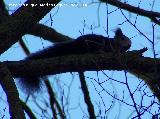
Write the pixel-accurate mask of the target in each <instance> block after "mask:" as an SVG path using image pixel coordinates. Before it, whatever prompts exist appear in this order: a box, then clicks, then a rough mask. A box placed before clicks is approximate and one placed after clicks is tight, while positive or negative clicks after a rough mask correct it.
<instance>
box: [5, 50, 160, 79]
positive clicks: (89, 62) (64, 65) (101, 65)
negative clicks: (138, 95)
mask: <svg viewBox="0 0 160 119" xmlns="http://www.w3.org/2000/svg"><path fill="white" fill-rule="evenodd" d="M4 63H5V64H6V65H7V66H8V68H9V70H10V71H11V73H12V76H13V77H26V76H31V75H33V74H34V75H37V76H40V75H41V76H44V75H51V74H52V75H54V74H58V73H65V72H79V71H97V70H119V71H120V70H131V71H132V70H136V71H140V72H141V71H143V72H155V69H156V71H158V72H160V60H159V59H153V58H148V57H142V56H137V55H135V53H134V52H128V53H125V54H122V55H119V56H115V55H114V54H112V53H102V54H85V55H71V56H63V57H57V58H50V59H43V60H42V59H41V60H36V61H34V60H33V61H32V60H31V61H9V62H4ZM148 67H150V68H148Z"/></svg>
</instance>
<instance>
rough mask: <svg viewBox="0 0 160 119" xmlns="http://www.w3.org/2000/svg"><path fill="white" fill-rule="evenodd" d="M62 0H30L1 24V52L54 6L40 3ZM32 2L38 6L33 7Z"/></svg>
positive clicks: (52, 2) (55, 2)
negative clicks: (41, 5)
mask: <svg viewBox="0 0 160 119" xmlns="http://www.w3.org/2000/svg"><path fill="white" fill-rule="evenodd" d="M59 1H60V0H54V1H51V0H45V1H44V0H39V1H37V0H28V1H26V2H25V3H24V4H28V6H21V7H20V8H19V9H18V10H17V11H16V12H14V13H13V14H12V15H11V17H9V18H8V20H6V22H3V23H2V24H1V25H0V54H2V53H3V52H5V51H6V50H7V49H9V48H10V47H11V46H12V45H13V44H14V43H16V42H17V40H18V39H19V38H21V37H22V36H23V35H24V34H25V33H26V32H27V31H28V29H30V28H31V27H32V26H33V25H35V24H36V23H37V22H38V21H39V20H41V19H42V18H43V17H44V16H45V15H46V14H47V13H48V12H49V11H50V10H51V9H52V8H53V7H54V6H51V5H50V6H46V5H45V6H43V7H40V4H47V3H48V4H57V3H58V2H59ZM31 3H32V4H37V6H34V7H32V6H31Z"/></svg>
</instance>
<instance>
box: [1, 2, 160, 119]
mask: <svg viewBox="0 0 160 119" xmlns="http://www.w3.org/2000/svg"><path fill="white" fill-rule="evenodd" d="M77 1H78V0H74V1H72V2H73V3H74V2H77ZM81 2H82V3H84V4H87V6H85V7H73V6H71V4H70V0H65V1H62V2H61V4H64V3H65V4H68V5H67V6H61V7H60V6H56V7H55V8H54V9H52V11H51V12H50V13H48V14H47V15H46V16H45V17H44V18H43V19H42V20H41V21H40V23H43V24H45V25H48V26H50V27H52V28H54V29H56V30H57V31H58V32H60V33H62V34H65V35H67V36H69V37H72V38H77V37H78V36H81V33H84V34H90V33H95V34H101V35H104V36H109V37H113V36H114V31H115V29H116V28H118V27H120V28H121V29H122V31H123V32H124V34H125V35H126V36H128V37H129V38H131V40H132V46H131V48H130V50H138V49H141V48H144V47H148V48H151V45H150V43H149V42H148V41H147V40H146V38H145V37H144V36H142V35H140V33H139V32H138V31H137V30H136V29H135V28H134V27H133V26H132V25H131V24H130V23H128V22H125V21H126V19H125V18H124V16H123V15H122V13H121V12H120V10H117V8H116V7H113V6H111V5H109V6H108V9H109V12H112V11H113V12H112V13H110V14H109V15H108V18H109V21H108V24H107V20H106V18H107V6H106V4H99V3H92V4H90V2H91V0H84V1H81ZM128 2H129V3H130V4H132V5H134V6H138V3H139V1H138V0H136V1H134V2H133V1H131V0H128ZM14 3H24V1H23V0H12V1H10V0H6V4H7V5H8V8H9V10H10V14H11V13H12V12H14V10H16V9H17V8H18V7H15V6H9V4H14ZM78 3H79V4H80V2H78ZM142 3H143V4H142ZM142 3H141V4H140V7H141V8H144V9H147V10H152V6H151V3H152V1H149V2H144V1H142ZM158 5H160V2H157V1H156V3H155V6H154V7H153V8H154V9H153V10H155V11H159V7H158ZM123 13H124V14H125V15H126V17H127V18H128V19H129V20H130V21H131V22H134V21H135V19H136V17H137V16H136V15H135V14H130V13H129V12H127V11H124V10H123ZM49 14H51V15H52V16H53V17H52V19H53V24H52V26H51V21H50V18H49ZM120 24H121V25H120ZM91 26H92V27H93V29H91ZM107 26H108V29H109V32H108V34H107V32H106V29H107ZM136 26H137V28H138V29H139V30H140V31H142V32H143V33H144V34H146V36H147V37H148V38H149V39H151V40H152V29H151V27H152V24H151V21H150V20H149V19H148V18H144V17H141V16H138V17H137V23H136ZM155 29H156V31H159V27H158V26H156V27H155ZM156 33H157V34H155V38H158V37H159V34H158V32H156ZM23 39H24V41H25V43H26V44H27V46H28V47H29V49H30V50H31V52H36V51H38V50H40V49H43V48H44V47H48V46H50V45H52V44H51V43H49V42H46V41H44V40H43V39H40V38H38V37H35V36H31V35H25V36H23ZM157 44H158V43H157ZM156 47H158V45H156ZM156 52H157V53H158V52H159V51H158V50H157V51H156ZM144 56H149V57H153V52H152V50H151V49H150V50H149V51H147V52H145V53H144ZM24 58H25V55H24V53H23V51H22V50H21V48H20V46H19V45H18V44H17V43H16V44H15V45H13V46H12V47H11V48H10V49H9V50H8V51H6V52H5V53H4V54H2V55H1V57H0V60H1V61H6V60H9V61H18V60H22V59H24ZM104 74H105V75H104ZM106 75H107V76H109V77H112V78H114V79H117V80H119V81H124V80H125V74H124V72H123V71H122V72H117V71H104V72H102V71H101V72H98V76H97V72H85V76H86V80H87V84H88V87H89V91H90V95H91V97H92V102H93V103H94V105H95V110H96V112H98V109H99V108H101V109H104V110H105V109H106V110H107V109H108V108H109V107H110V106H111V110H110V111H108V112H107V113H105V112H104V110H103V111H102V114H103V115H105V116H106V115H107V117H108V119H110V118H115V119H125V118H126V119H127V118H128V117H129V116H130V114H132V113H133V114H135V111H134V110H133V108H131V107H130V106H127V105H125V104H123V103H121V102H118V101H116V100H113V98H112V97H111V96H109V95H108V94H107V92H109V93H111V94H114V93H116V94H117V97H119V98H123V95H124V96H125V101H127V102H128V103H132V101H131V99H130V98H129V93H128V92H127V91H126V87H125V86H124V85H122V84H119V83H116V82H114V81H110V80H108V78H107V77H106ZM127 78H128V79H127V80H128V83H129V84H130V88H131V91H134V90H135V89H136V87H137V85H138V84H139V83H140V81H141V80H139V79H138V78H135V77H134V76H133V75H131V74H129V73H127ZM49 79H50V81H51V84H52V85H53V89H54V90H55V91H56V92H57V97H58V98H59V99H61V98H60V96H61V94H62V93H64V94H65V95H66V96H67V94H68V93H69V91H70V95H69V102H68V103H69V104H70V106H69V109H70V111H69V113H70V117H69V118H73V119H74V118H75V117H76V118H77V119H81V118H82V117H83V116H84V118H86V115H87V114H86V115H83V112H82V110H83V111H85V112H87V110H86V106H85V104H84V102H83V94H82V92H81V90H80V84H79V80H78V74H77V73H74V76H73V75H71V73H66V74H61V75H54V76H50V77H49ZM97 80H99V81H100V82H103V81H104V83H102V86H103V87H104V88H105V91H102V92H100V91H101V90H102V88H101V87H100V86H99V85H98V84H97V83H96V81H97ZM143 84H144V83H143ZM145 90H147V91H150V90H149V89H145ZM0 91H1V92H2V93H0V94H2V96H1V97H2V99H1V100H0V104H3V106H1V107H0V117H1V115H3V114H4V109H5V108H6V110H5V117H6V119H7V116H8V111H7V110H8V107H7V106H6V104H7V103H6V99H5V93H4V92H3V91H2V90H0ZM113 91H114V92H113ZM98 92H100V93H98ZM43 94H44V97H45V96H47V94H46V93H45V89H44V91H43ZM20 96H21V98H23V99H25V97H26V96H25V94H24V93H23V91H21V90H20ZM100 96H102V97H103V99H102V98H100ZM134 96H135V99H136V100H137V102H139V101H140V99H141V98H140V97H141V94H140V93H135V95H134ZM32 100H33V99H32V98H30V100H29V102H28V104H29V105H30V106H31V107H34V111H35V112H37V113H38V111H39V110H38V108H37V107H36V106H35V105H34V104H33V103H32ZM103 101H104V102H105V103H103ZM150 101H151V100H150V99H148V100H147V97H146V100H145V101H144V104H145V105H148V104H150ZM79 103H80V104H79ZM139 103H140V102H139ZM79 105H80V106H79ZM42 106H44V107H45V105H43V104H42ZM77 107H78V108H77ZM154 108H155V110H156V109H157V107H156V106H155V107H154ZM117 110H118V111H117ZM155 110H154V109H152V111H153V113H154V112H155ZM48 111H50V110H49V109H48ZM38 116H39V118H42V117H41V116H40V115H38ZM78 117H79V118H78ZM144 117H145V119H150V118H151V115H150V114H149V113H146V114H144Z"/></svg>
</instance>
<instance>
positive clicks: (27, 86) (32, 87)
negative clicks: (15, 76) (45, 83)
mask: <svg viewBox="0 0 160 119" xmlns="http://www.w3.org/2000/svg"><path fill="white" fill-rule="evenodd" d="M18 83H19V84H20V87H21V88H22V90H23V91H24V92H25V93H28V94H33V93H34V92H38V91H40V89H41V86H42V81H41V80H40V77H36V76H32V77H27V78H19V81H18Z"/></svg>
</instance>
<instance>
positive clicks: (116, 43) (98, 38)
mask: <svg viewBox="0 0 160 119" xmlns="http://www.w3.org/2000/svg"><path fill="white" fill-rule="evenodd" d="M130 47H131V40H130V39H129V38H128V37H126V36H125V35H124V34H123V33H122V31H121V29H120V28H118V29H117V30H116V31H115V36H114V38H108V37H104V36H102V35H97V34H87V35H82V36H80V37H78V38H77V39H75V40H73V41H67V42H62V43H56V44H54V45H53V46H50V47H48V48H45V49H43V50H41V51H38V52H35V53H33V54H31V55H29V56H28V57H26V58H25V59H24V60H36V59H44V58H51V57H58V56H66V55H73V54H77V55H78V54H85V53H94V52H97V51H104V52H115V51H119V52H125V51H127V50H128V49H129V48H130ZM42 79H43V77H40V76H39V77H38V76H34V74H33V75H32V76H29V77H23V78H22V77H20V78H19V83H20V85H21V87H22V89H23V90H25V91H26V92H27V93H34V92H36V91H38V90H39V89H40V88H41V84H42Z"/></svg>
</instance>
